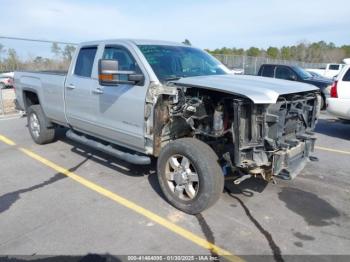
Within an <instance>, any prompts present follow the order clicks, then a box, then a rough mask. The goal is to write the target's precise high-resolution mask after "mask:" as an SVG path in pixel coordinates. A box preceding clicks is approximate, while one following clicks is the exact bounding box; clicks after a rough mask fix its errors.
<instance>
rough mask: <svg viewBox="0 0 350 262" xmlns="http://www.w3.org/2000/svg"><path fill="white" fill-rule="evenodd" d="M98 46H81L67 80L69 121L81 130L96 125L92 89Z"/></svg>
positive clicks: (67, 116)
mask: <svg viewBox="0 0 350 262" xmlns="http://www.w3.org/2000/svg"><path fill="white" fill-rule="evenodd" d="M97 49H98V47H97V45H96V46H85V47H81V48H80V50H79V53H78V56H77V58H76V62H75V66H74V68H71V69H70V70H71V71H70V72H69V73H68V75H67V79H66V82H65V103H66V104H65V105H66V118H67V122H68V123H69V124H70V125H71V126H72V127H74V128H76V129H79V130H81V131H89V130H91V128H92V127H93V125H94V118H93V115H92V110H91V103H92V100H91V89H92V87H93V86H94V82H96V81H97V80H96V79H93V78H92V72H93V69H94V68H95V67H96V66H97V65H96V63H95V57H96V53H97Z"/></svg>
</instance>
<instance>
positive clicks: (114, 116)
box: [90, 44, 149, 152]
mask: <svg viewBox="0 0 350 262" xmlns="http://www.w3.org/2000/svg"><path fill="white" fill-rule="evenodd" d="M102 49H103V50H102ZM101 58H103V59H113V60H117V61H118V65H119V69H118V70H119V71H129V72H130V71H133V72H136V73H138V74H143V75H144V76H145V81H144V82H143V83H140V84H125V83H119V84H116V85H102V84H100V83H99V81H95V82H94V85H93V86H92V87H91V88H92V90H91V104H90V106H91V108H90V110H91V115H92V117H93V119H94V126H93V127H92V129H91V131H92V132H93V133H95V134H97V135H98V136H99V137H101V138H103V139H105V140H108V141H111V142H114V143H116V144H119V145H122V146H125V147H128V148H131V149H134V150H138V151H141V152H143V151H144V148H145V143H144V121H145V120H144V116H145V99H146V93H147V87H148V85H149V81H148V80H147V79H148V78H147V77H146V70H145V69H143V68H142V64H141V62H140V60H139V59H138V57H137V55H136V52H135V51H134V50H133V49H132V48H131V47H127V46H123V45H121V44H120V45H106V46H105V47H104V48H101V52H100V53H99V54H98V59H101ZM96 70H97V68H96ZM123 77H125V78H127V75H123V74H121V75H119V79H120V80H127V79H123Z"/></svg>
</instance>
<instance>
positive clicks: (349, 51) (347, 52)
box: [341, 45, 350, 58]
mask: <svg viewBox="0 0 350 262" xmlns="http://www.w3.org/2000/svg"><path fill="white" fill-rule="evenodd" d="M341 49H343V50H344V53H345V56H346V58H350V45H342V46H341Z"/></svg>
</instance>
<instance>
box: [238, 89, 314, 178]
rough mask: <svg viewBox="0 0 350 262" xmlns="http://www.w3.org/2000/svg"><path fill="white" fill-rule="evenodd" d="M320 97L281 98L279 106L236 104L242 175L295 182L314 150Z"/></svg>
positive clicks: (240, 100) (294, 96) (241, 102)
mask: <svg viewBox="0 0 350 262" xmlns="http://www.w3.org/2000/svg"><path fill="white" fill-rule="evenodd" d="M318 96H319V94H317V93H311V94H310V93H308V94H294V95H289V96H284V97H280V98H279V100H278V101H277V103H276V104H271V105H263V104H261V105H259V104H258V105H256V104H252V103H249V102H247V101H245V100H242V99H237V100H234V105H233V108H234V123H235V125H234V126H233V127H232V128H233V130H232V134H233V141H234V153H233V164H234V166H235V168H236V169H238V170H239V171H240V172H239V173H240V174H242V175H251V176H258V175H261V176H262V177H263V178H264V179H265V180H268V181H271V180H273V177H274V176H277V177H279V178H282V179H293V178H295V177H296V176H297V175H298V174H299V173H300V172H301V170H302V169H303V168H304V167H305V164H306V163H307V161H308V160H309V156H310V153H311V152H313V150H314V145H315V141H316V137H315V135H314V133H313V129H314V128H315V124H316V122H317V116H318V113H319V104H320V98H319V97H318Z"/></svg>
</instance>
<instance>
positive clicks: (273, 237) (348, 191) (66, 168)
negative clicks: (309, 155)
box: [0, 113, 350, 261]
mask: <svg viewBox="0 0 350 262" xmlns="http://www.w3.org/2000/svg"><path fill="white" fill-rule="evenodd" d="M316 132H317V136H318V141H317V148H316V151H315V153H314V154H313V156H314V158H313V161H311V162H310V163H308V165H307V167H306V168H305V169H304V170H303V172H302V173H301V174H300V175H299V176H298V177H297V178H296V179H294V180H293V181H281V180H278V181H277V184H276V185H274V184H267V185H266V184H265V183H264V182H262V181H260V180H249V181H244V182H243V183H242V184H241V185H239V186H235V185H233V183H232V181H230V180H227V181H226V186H225V188H226V189H225V192H223V194H222V197H221V199H220V201H219V202H218V203H217V204H216V205H215V206H214V207H212V208H211V209H209V210H207V211H206V212H204V213H203V214H201V215H197V216H190V215H186V214H184V213H182V212H180V211H178V210H176V209H175V208H173V207H172V206H170V205H169V204H168V203H167V202H166V201H165V200H164V198H163V196H162V193H161V191H160V189H159V186H158V182H157V177H156V172H155V167H154V165H151V166H146V167H142V166H141V167H140V166H133V165H130V164H127V163H124V162H122V161H119V160H117V159H113V158H111V157H109V156H107V155H105V154H102V153H99V152H93V151H91V150H89V149H88V148H86V147H84V146H81V145H79V144H76V143H74V142H72V141H70V140H68V139H67V138H65V136H64V130H61V132H59V135H58V138H57V141H55V142H54V143H52V144H48V145H45V146H39V145H36V144H34V142H33V141H32V139H31V137H30V135H29V133H28V131H27V128H26V119H25V118H16V119H8V120H6V119H1V120H0V163H1V164H0V166H1V171H0V174H1V175H0V177H1V187H0V255H62V254H64V255H85V254H91V253H95V254H107V253H108V254H125V255H135V254H143V255H145V254H151V255H156V254H163V255H169V254H176V255H179V254H183V255H193V254H197V255H199V254H213V255H217V254H218V255H231V256H230V257H227V258H229V259H230V260H237V261H238V260H239V259H240V257H242V256H243V257H242V258H243V259H246V260H249V258H248V257H245V256H244V255H268V256H271V257H270V258H273V259H275V260H276V261H282V260H283V259H284V260H288V255H315V254H317V255H350V251H349V250H350V217H349V216H350V205H349V200H350V182H349V175H350V171H349V170H350V125H346V124H343V123H341V122H340V121H337V120H335V119H333V118H332V117H330V116H328V115H327V114H326V113H323V114H322V117H321V119H320V120H319V123H318V126H317V129H316Z"/></svg>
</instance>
